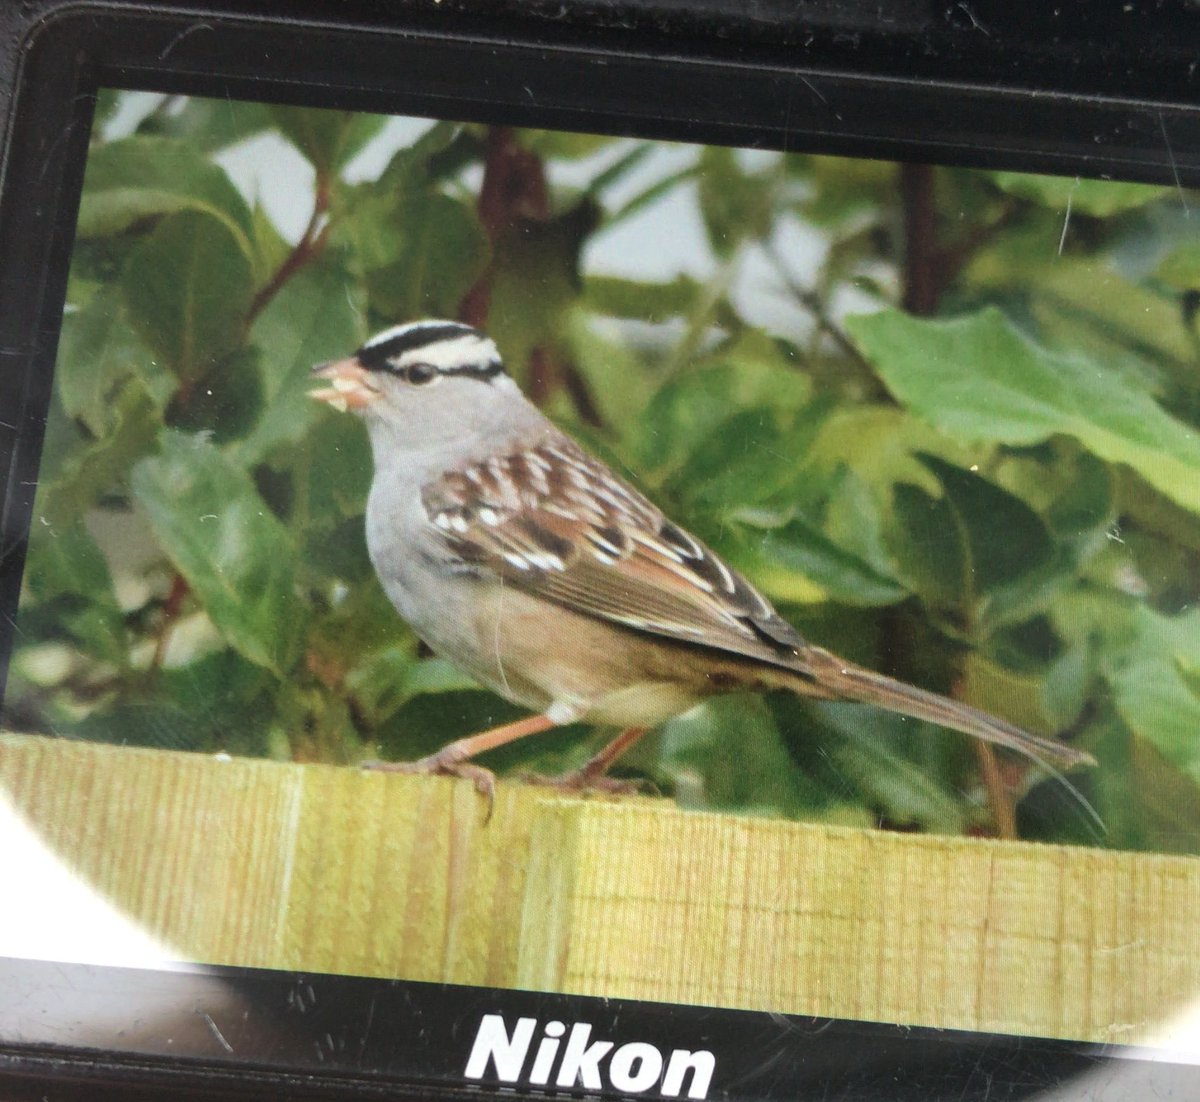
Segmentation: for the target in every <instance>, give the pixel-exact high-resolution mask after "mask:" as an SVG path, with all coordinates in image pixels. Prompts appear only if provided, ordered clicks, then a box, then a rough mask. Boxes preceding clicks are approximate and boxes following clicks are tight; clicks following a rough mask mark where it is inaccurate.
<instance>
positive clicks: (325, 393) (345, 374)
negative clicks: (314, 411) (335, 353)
mask: <svg viewBox="0 0 1200 1102" xmlns="http://www.w3.org/2000/svg"><path fill="white" fill-rule="evenodd" d="M312 373H313V375H314V377H316V378H318V379H327V380H328V381H329V384H330V385H329V386H323V387H321V388H320V389H318V390H310V391H309V392H308V396H309V397H310V398H316V399H317V401H319V402H326V403H328V404H329V405H331V406H333V408H334V409H336V410H338V411H339V412H341V413H345V412H346V411H347V410H360V409H366V407H367V406H369V405H370V404H371V403H372V402H374V401H375V399H377V398H378V397H379V390H378V388H377V387H376V386H375V384H374V383H372V382H371V376H370V373H369V372H368V371H367V370H366V369H365V368H364V367H363V366H362V364H360V363H359V362H358V360H356V359H355V358H354V357H353V356H347V357H346V358H345V359H344V360H330V361H329V362H328V363H323V364H317V366H316V367H314V368H313V369H312Z"/></svg>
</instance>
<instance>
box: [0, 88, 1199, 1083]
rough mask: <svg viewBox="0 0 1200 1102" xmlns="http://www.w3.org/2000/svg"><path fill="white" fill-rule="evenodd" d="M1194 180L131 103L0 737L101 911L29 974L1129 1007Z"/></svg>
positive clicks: (1167, 570)
mask: <svg viewBox="0 0 1200 1102" xmlns="http://www.w3.org/2000/svg"><path fill="white" fill-rule="evenodd" d="M1195 205H1196V199H1195V197H1194V195H1192V194H1191V193H1190V192H1188V191H1186V190H1184V189H1181V188H1179V187H1172V186H1158V185H1148V184H1137V183H1124V182H1114V181H1107V180H1096V179H1085V178H1057V177H1050V176H1036V175H1029V174H1022V173H1019V172H1011V171H998V170H990V169H987V170H985V169H972V168H963V167H946V166H930V165H918V164H897V163H889V162H884V161H871V160H861V159H851V158H845V157H834V156H821V155H812V154H800V153H784V152H777V151H771V150H762V149H732V148H725V147H718V146H700V145H687V144H677V143H669V142H662V141H653V140H644V139H639V138H629V137H614V136H600V135H592V134H582V133H565V132H557V131H552V130H531V129H520V128H516V127H509V126H501V125H484V124H478V123H463V122H456V121H448V120H433V119H421V118H404V117H387V116H383V115H372V114H362V113H353V112H346V111H335V110H327V109H316V108H299V107H277V106H272V105H268V104H263V103H248V102H233V101H229V100H219V99H202V98H187V97H183V96H176V95H159V94H151V93H145V92H119V91H110V92H104V93H102V94H101V96H100V99H99V103H98V107H97V112H96V118H95V122H94V127H93V131H92V139H91V145H90V149H89V152H88V159H87V166H86V175H85V179H84V184H83V190H82V197H81V200H80V204H79V212H78V220H77V225H76V230H75V241H74V246H73V251H72V256H71V265H70V276H69V285H68V291H67V296H66V304H65V310H64V313H63V318H62V330H61V336H60V340H59V345H58V354H57V360H56V366H55V369H54V379H53V398H52V402H51V405H50V408H49V411H48V415H47V418H46V424H45V437H44V444H43V448H42V455H41V461H40V467H39V471H38V479H37V490H36V503H35V506H34V510H33V519H32V523H31V526H30V531H29V537H28V550H27V556H26V561H25V568H24V575H23V582H22V591H21V597H20V602H19V607H18V608H17V609H15V610H10V611H12V612H13V614H14V615H15V620H14V623H15V628H14V635H13V638H14V646H13V650H12V653H11V656H10V660H9V672H8V679H7V684H6V686H5V687H4V702H3V726H4V730H5V732H6V733H5V734H4V735H3V736H0V785H2V787H3V792H4V794H5V803H6V804H7V807H6V808H5V809H4V812H3V813H4V815H5V816H6V820H5V821H6V822H7V823H8V824H9V827H10V828H11V831H12V836H13V837H14V838H18V837H20V838H24V839H25V842H23V843H22V844H27V845H29V846H35V847H42V849H41V850H39V852H42V853H44V854H45V856H44V857H43V858H40V859H39V860H45V861H47V862H51V861H53V862H57V863H59V864H61V866H62V868H63V869H64V870H65V871H66V872H69V874H70V876H69V878H68V879H70V881H71V884H72V887H71V889H70V890H71V891H74V892H80V893H82V894H79V895H70V896H67V897H65V898H69V899H70V900H72V901H73V902H71V903H70V905H69V906H68V907H67V908H66V910H65V911H64V909H63V906H62V905H61V904H60V903H59V904H47V906H48V907H49V911H45V910H43V911H39V910H38V908H37V905H36V899H32V898H31V900H30V901H29V902H28V904H27V905H26V904H22V906H21V907H18V908H15V909H14V913H13V915H11V916H10V917H9V919H8V920H7V923H8V925H7V926H5V923H4V921H0V930H5V931H6V932H5V934H4V938H3V939H0V953H4V954H6V955H9V956H26V957H30V956H32V957H40V958H43V959H62V960H84V961H87V960H106V959H109V958H108V957H107V956H106V954H107V953H109V952H110V951H111V945H112V944H113V942H112V941H111V940H110V941H107V942H106V945H108V946H110V948H105V947H103V946H101V945H100V944H99V941H100V939H101V938H102V937H103V938H106V939H110V938H113V937H115V936H116V935H114V934H112V933H111V930H114V929H117V928H118V926H119V927H120V928H122V929H125V928H126V927H128V928H129V929H130V930H132V931H141V932H142V933H144V934H145V935H146V937H147V938H148V939H151V940H152V942H153V943H154V944H155V945H156V946H157V948H156V949H155V950H154V952H153V953H151V954H150V956H152V957H155V959H161V960H164V961H165V960H175V961H179V960H182V961H194V962H200V963H206V964H232V965H242V966H253V967H263V968H292V969H302V970H308V971H314V972H327V973H339V974H345V975H360V976H374V977H384V978H388V979H400V980H412V981H434V982H439V983H449V984H462V985H467V986H483V987H491V988H503V989H515V988H523V989H533V990H543V991H556V992H563V993H568V994H583V995H603V996H608V997H614V998H632V999H648V1000H656V1001H660V1002H669V1003H689V1004H704V1005H712V1006H720V1007H727V1008H742V1009H755V1010H768V1011H772V1012H781V1013H791V1014H830V1015H833V1016H839V1017H848V1018H860V1019H866V1020H873V1021H899V1022H901V1023H904V1024H915V1025H937V1026H950V1027H955V1028H964V1029H980V1030H988V1029H990V1030H998V1031H1001V1032H1010V1033H1027V1034H1034V1035H1040V1036H1048V1037H1063V1038H1073V1039H1083V1040H1111V1041H1123V1042H1134V1041H1143V1040H1147V1039H1150V1038H1151V1037H1152V1036H1153V1034H1154V1032H1155V1030H1160V1031H1161V1030H1162V1029H1163V1028H1165V1027H1166V1026H1167V1025H1168V1023H1170V1022H1171V1021H1173V1020H1175V1019H1176V1018H1177V1016H1178V1015H1180V1014H1182V1013H1184V1012H1185V1011H1186V1009H1187V1006H1188V1004H1189V1002H1190V1000H1191V999H1193V998H1194V993H1195V988H1196V984H1197V982H1200V974H1198V973H1197V964H1196V962H1195V960H1194V954H1191V956H1190V958H1189V957H1188V955H1187V954H1182V955H1181V954H1176V955H1175V956H1171V953H1170V952H1169V951H1168V950H1166V949H1164V950H1163V951H1162V954H1160V955H1161V958H1162V959H1161V960H1160V961H1159V962H1158V964H1156V965H1154V967H1159V968H1160V971H1161V975H1160V978H1159V979H1158V980H1156V981H1154V982H1150V981H1147V982H1146V983H1145V984H1144V985H1142V986H1141V987H1138V986H1137V985H1131V984H1130V983H1129V982H1128V977H1127V975H1126V973H1125V972H1122V971H1121V967H1123V966H1122V965H1120V964H1119V963H1114V961H1117V960H1118V958H1121V957H1122V955H1123V954H1124V955H1125V958H1126V959H1127V960H1128V959H1132V958H1130V957H1129V956H1128V955H1129V954H1133V955H1134V956H1135V957H1136V955H1137V954H1138V953H1139V952H1143V950H1139V949H1138V948H1137V945H1138V944H1139V939H1141V938H1143V937H1144V936H1147V935H1146V932H1147V930H1159V929H1160V928H1161V929H1163V930H1167V931H1168V933H1169V931H1170V929H1171V928H1174V927H1173V926H1172V924H1175V927H1177V925H1178V923H1180V922H1182V921H1183V918H1182V917H1181V915H1186V914H1187V913H1188V911H1189V908H1191V909H1193V910H1194V898H1193V897H1192V896H1191V895H1189V894H1188V893H1189V892H1190V891H1192V890H1193V889H1192V888H1191V887H1189V885H1194V884H1195V883H1196V879H1195V874H1194V872H1193V871H1191V860H1190V859H1191V858H1194V857H1196V856H1197V855H1200V788H1198V787H1197V786H1198V781H1200V619H1198V617H1200V611H1198V607H1197V599H1198V596H1200V437H1198V436H1197V425H1200V372H1198V370H1197V367H1198V364H1200V329H1198V318H1197V308H1198V306H1200V223H1198V222H1197V219H1196V218H1194V217H1193V207H1194V206H1195ZM314 369H315V370H314ZM396 766H400V768H396ZM6 829H8V828H6ZM914 836H918V837H914ZM988 840H999V841H1000V842H1002V843H1010V844H1009V845H1007V846H995V845H993V844H992V843H991V842H990V841H988ZM1023 843H1054V844H1055V846H1053V847H1049V846H1044V845H1027V844H1023ZM1189 877H1190V879H1189ZM64 890H65V889H64ZM1188 900H1191V903H1189V902H1188ZM85 906H87V907H92V906H94V907H96V908H98V911H97V912H96V913H97V915H98V916H101V917H96V918H95V919H94V920H91V919H89V920H87V921H82V920H81V918H80V915H81V914H83V913H85V912H84V911H83V910H82V909H81V908H84V907H85ZM21 912H23V913H24V914H25V920H24V921H23V920H22V918H21ZM50 912H55V913H57V914H59V915H60V916H62V917H63V918H65V917H66V915H68V914H69V915H70V916H71V917H72V921H71V923H69V924H68V923H66V922H65V921H60V920H58V919H55V920H50V919H48V918H47V917H46V914H47V913H50ZM86 913H89V914H90V913H91V912H90V911H88V912H86ZM848 916H849V917H848ZM68 925H69V926H70V929H68ZM129 936H130V937H131V938H132V937H134V934H133V933H130V935H129ZM1164 936H1166V935H1164ZM1151 940H1153V939H1152V938H1151ZM122 944H124V943H122ZM130 944H132V942H130ZM1164 944H1165V943H1164ZM1131 946H1132V948H1131ZM1145 952H1150V950H1145ZM847 957H849V958H852V959H853V960H854V961H855V962H856V963H855V965H854V967H852V968H849V969H847V968H845V967H843V965H841V964H839V963H838V962H839V961H844V960H845V959H847ZM118 959H120V960H125V961H128V960H135V961H138V962H144V961H145V960H146V959H148V958H147V957H146V956H144V955H138V953H137V952H135V951H134V950H133V949H129V950H128V951H127V952H125V951H122V953H120V954H118ZM980 961H982V962H984V963H983V964H982V965H981V964H980V963H979V962H980ZM1138 962H1140V963H1138ZM1151 963H1153V962H1151ZM1131 967H1135V970H1139V971H1138V974H1139V975H1144V974H1145V971H1144V970H1145V969H1146V968H1147V967H1150V965H1148V964H1147V962H1146V960H1145V959H1143V958H1142V957H1137V962H1135V965H1131ZM1156 974H1157V973H1156ZM1122 977H1125V978H1122ZM1052 983H1053V984H1057V985H1058V986H1057V987H1055V988H1054V990H1056V991H1066V992H1068V994H1067V995H1065V996H1062V997H1057V996H1055V997H1053V998H1052V997H1049V996H1047V995H1046V991H1047V990H1048V988H1047V986H1045V985H1047V984H1052ZM1055 999H1057V1001H1055ZM1072 1000H1074V1001H1072ZM1067 1004H1070V1006H1074V1007H1075V1009H1071V1008H1070V1006H1067ZM1076 1004H1077V1005H1076ZM1065 1006H1066V1007H1067V1008H1066V1009H1064V1007H1065ZM1131 1023H1132V1024H1131ZM555 1024H560V1025H561V1023H550V1025H555ZM489 1028H492V1029H493V1033H494V1036H493V1037H492V1041H491V1042H489V1043H490V1044H491V1046H492V1047H491V1048H487V1047H486V1046H485V1048H484V1049H483V1050H481V1052H482V1053H483V1055H482V1056H480V1060H482V1061H483V1062H484V1064H486V1063H487V1061H488V1060H489V1059H490V1060H492V1061H493V1063H494V1066H495V1068H497V1069H501V1070H502V1064H503V1061H504V1059H506V1058H510V1062H511V1061H517V1055H518V1052H517V1050H518V1048H519V1047H520V1045H519V1042H520V1039H521V1037H522V1036H523V1034H519V1032H518V1031H517V1027H516V1026H515V1025H514V1023H513V1022H504V1021H500V1022H498V1023H497V1022H493V1023H492V1025H491V1026H490V1027H489ZM538 1030H539V1031H540V1032H538V1033H537V1035H536V1036H534V1035H533V1034H532V1033H531V1034H530V1035H529V1037H526V1038H525V1046H526V1049H528V1053H529V1057H528V1065H529V1066H528V1067H526V1070H525V1074H527V1075H532V1076H533V1077H534V1079H533V1081H537V1079H536V1076H537V1075H538V1074H540V1073H542V1072H544V1074H545V1076H547V1077H549V1076H551V1074H552V1068H551V1064H550V1062H549V1061H551V1060H552V1058H553V1053H551V1055H548V1056H546V1057H545V1059H546V1061H547V1064H546V1067H545V1068H542V1069H540V1071H539V1068H538V1066H537V1065H536V1063H535V1055H534V1053H535V1049H537V1046H538V1044H539V1043H540V1044H542V1045H545V1046H548V1045H550V1042H551V1040H553V1041H555V1044H557V1038H558V1036H559V1034H555V1033H554V1032H553V1030H549V1026H546V1027H545V1030H549V1032H546V1031H545V1030H543V1027H542V1025H540V1024H539V1026H538ZM543 1033H544V1036H543ZM560 1033H561V1031H560ZM539 1051H541V1050H539ZM545 1051H546V1052H549V1051H550V1049H549V1048H546V1049H545ZM524 1052H525V1050H524V1049H522V1050H521V1053H520V1055H521V1057H522V1059H524V1055H523V1054H524ZM505 1054H508V1056H507V1057H506V1056H505ZM635 1055H636V1054H635ZM539 1058H540V1057H539ZM661 1061H665V1063H662V1065H661V1066H659V1067H658V1070H657V1071H655V1076H657V1077H658V1078H656V1079H655V1082H658V1081H659V1079H660V1078H661V1076H666V1079H662V1082H663V1083H666V1082H667V1081H668V1080H671V1076H672V1074H674V1073H672V1072H671V1064H670V1059H669V1054H662V1056H661ZM517 1062H518V1063H520V1061H517ZM625 1065H628V1066H625ZM652 1065H653V1061H652V1060H651V1058H650V1056H649V1055H646V1054H645V1053H642V1054H641V1055H640V1056H638V1057H637V1059H635V1058H634V1056H630V1057H629V1059H628V1060H625V1062H624V1064H622V1066H621V1067H619V1068H618V1067H617V1066H616V1063H615V1062H614V1065H613V1068H612V1069H611V1071H612V1074H613V1077H614V1078H613V1082H614V1083H616V1084H617V1085H618V1086H620V1084H621V1083H624V1084H625V1089H627V1090H629V1091H632V1092H634V1093H637V1092H638V1091H639V1090H644V1089H646V1088H645V1087H644V1086H639V1084H641V1082H642V1079H643V1078H645V1079H646V1082H647V1083H648V1082H649V1078H648V1077H649V1070H647V1069H652ZM480 1066H481V1067H482V1066H483V1064H481V1065H480ZM488 1066H489V1067H490V1066H492V1065H488ZM514 1066H515V1064H514ZM555 1066H557V1065H555ZM530 1067H532V1068H533V1070H532V1071H530V1070H529V1068H530ZM677 1072H678V1075H677V1079H676V1080H671V1081H672V1082H674V1084H675V1086H676V1087H677V1088H678V1089H677V1090H676V1094H677V1095H678V1094H682V1093H686V1084H692V1086H695V1084H696V1083H697V1082H698V1081H699V1080H700V1079H701V1078H702V1077H703V1075H704V1074H706V1072H705V1071H704V1068H703V1067H702V1066H701V1065H700V1064H698V1063H695V1062H693V1064H688V1063H687V1061H686V1060H683V1061H682V1062H680V1063H679V1066H678V1068H677ZM660 1073H661V1075H660ZM468 1074H469V1072H468ZM622 1077H623V1078H622ZM501 1078H502V1079H503V1075H501ZM618 1080H619V1082H618ZM541 1081H542V1082H546V1081H547V1080H546V1079H545V1078H543V1079H542V1080H541ZM630 1084H632V1085H630ZM584 1085H587V1083H586V1082H585V1084H584ZM663 1089H664V1090H665V1089H666V1087H664V1088H663ZM668 1093H669V1092H668ZM692 1096H693V1097H702V1096H703V1095H696V1094H694V1095H692Z"/></svg>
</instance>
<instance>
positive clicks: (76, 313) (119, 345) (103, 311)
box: [54, 285, 150, 436]
mask: <svg viewBox="0 0 1200 1102" xmlns="http://www.w3.org/2000/svg"><path fill="white" fill-rule="evenodd" d="M149 359H150V352H149V350H148V349H147V348H146V346H145V345H144V344H142V342H141V341H140V340H139V339H138V337H137V334H136V333H135V332H134V331H133V329H132V327H131V326H130V325H129V323H128V321H127V320H126V318H125V316H124V303H123V302H122V300H121V296H120V293H119V292H118V290H117V289H116V288H115V287H113V286H111V285H104V286H102V287H100V289H99V290H98V291H97V292H96V293H95V294H94V295H92V296H91V298H90V299H89V300H88V301H87V303H86V304H85V305H84V306H82V307H80V308H78V309H75V310H69V311H67V313H66V314H65V315H64V317H63V324H62V334H61V336H60V337H59V344H58V357H57V361H56V364H55V368H54V381H55V384H56V385H57V387H58V394H59V397H60V398H61V400H62V404H63V409H64V410H65V411H66V413H67V415H68V416H70V417H74V418H77V419H78V420H80V421H82V422H83V424H85V425H86V426H87V428H88V431H89V432H91V433H92V435H93V436H102V435H104V434H105V433H106V432H107V431H108V429H109V427H110V425H111V423H112V420H113V414H114V412H115V411H114V407H113V392H114V390H115V389H116V387H117V384H119V383H120V382H122V381H123V380H124V379H126V378H128V377H129V376H130V375H137V374H139V373H140V372H141V371H142V370H143V369H144V365H145V363H146V361H147V360H149Z"/></svg>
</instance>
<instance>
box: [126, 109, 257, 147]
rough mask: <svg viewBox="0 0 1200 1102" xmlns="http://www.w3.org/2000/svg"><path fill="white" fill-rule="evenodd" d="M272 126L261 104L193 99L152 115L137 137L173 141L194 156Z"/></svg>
mask: <svg viewBox="0 0 1200 1102" xmlns="http://www.w3.org/2000/svg"><path fill="white" fill-rule="evenodd" d="M168 102H170V101H168ZM273 125H274V121H273V119H272V117H271V109H270V108H269V107H268V106H267V105H266V104H265V103H250V102H248V101H246V100H234V99H204V98H202V97H199V96H193V97H190V98H189V99H187V100H186V101H185V102H184V103H183V104H182V105H180V106H178V108H176V105H174V104H171V106H170V109H167V110H158V111H154V112H152V113H151V114H150V115H148V116H147V117H146V118H145V119H144V120H143V122H142V123H141V125H140V126H138V134H139V135H143V136H146V137H157V138H170V139H174V140H176V141H178V142H180V143H182V144H184V145H185V146H186V147H187V148H188V149H190V150H193V151H195V152H198V153H216V152H218V151H219V150H222V149H228V148H229V146H231V145H236V144H237V143H238V142H243V141H245V140H246V139H247V138H252V137H254V136H255V135H256V134H261V133H262V132H263V131H264V130H269V129H270V128H271V127H272V126H273Z"/></svg>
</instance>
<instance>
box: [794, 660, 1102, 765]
mask: <svg viewBox="0 0 1200 1102" xmlns="http://www.w3.org/2000/svg"><path fill="white" fill-rule="evenodd" d="M799 671H800V675H801V676H802V677H803V678H804V679H805V681H806V682H807V681H808V679H809V678H812V679H813V681H814V683H815V684H818V685H820V686H821V687H822V688H823V689H828V690H830V692H829V693H828V694H826V693H824V692H822V693H820V694H819V695H821V696H826V695H828V696H830V697H836V698H837V699H840V700H848V701H855V702H857V703H860V704H874V705H876V706H877V707H880V708H886V709H888V710H889V711H892V712H900V713H901V714H902V715H906V716H911V717H912V718H913V719H923V720H928V721H929V722H930V723H937V724H939V725H941V726H942V727H949V728H951V729H952V730H955V731H961V732H962V733H963V734H965V735H971V736H972V737H974V738H978V739H982V740H983V741H984V742H991V743H995V744H996V745H997V746H1003V747H1005V748H1007V749H1009V750H1015V751H1017V753H1019V754H1024V755H1025V756H1026V757H1028V758H1032V759H1033V760H1034V761H1036V762H1038V763H1040V764H1043V765H1057V766H1058V767H1060V768H1063V769H1069V768H1071V767H1073V766H1076V765H1095V764H1096V759H1095V758H1093V757H1092V755H1091V754H1089V753H1087V752H1086V751H1084V750H1077V749H1075V748H1074V747H1073V746H1067V745H1066V744H1065V743H1061V742H1056V741H1054V740H1053V739H1047V738H1041V737H1039V736H1038V735H1031V734H1030V733H1029V732H1028V731H1025V730H1022V729H1021V728H1020V727H1017V726H1016V725H1015V724H1012V723H1009V722H1007V721H1006V720H1003V719H1000V718H999V717H998V716H993V715H989V714H988V713H987V712H984V711H981V710H980V709H978V708H972V707H971V705H969V704H964V703H962V701H959V700H951V699H950V698H949V697H945V696H939V695H938V694H937V693H931V692H927V691H926V690H924V689H918V688H916V687H915V686H913V685H906V684H904V682H902V681H896V680H894V679H893V678H890V677H885V676H884V675H883V674H879V673H875V672H873V671H872V670H868V669H864V668H863V667H862V666H856V665H854V664H853V663H852V662H847V661H846V660H845V659H842V658H838V657H837V655H835V654H831V653H830V652H829V651H826V650H822V649H821V648H820V647H809V648H806V650H805V651H804V652H803V654H802V662H801V665H800V667H799ZM795 688H796V691H798V692H801V693H805V695H814V694H813V693H812V692H811V691H807V692H806V690H805V689H804V688H801V687H799V686H796V687H795Z"/></svg>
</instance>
